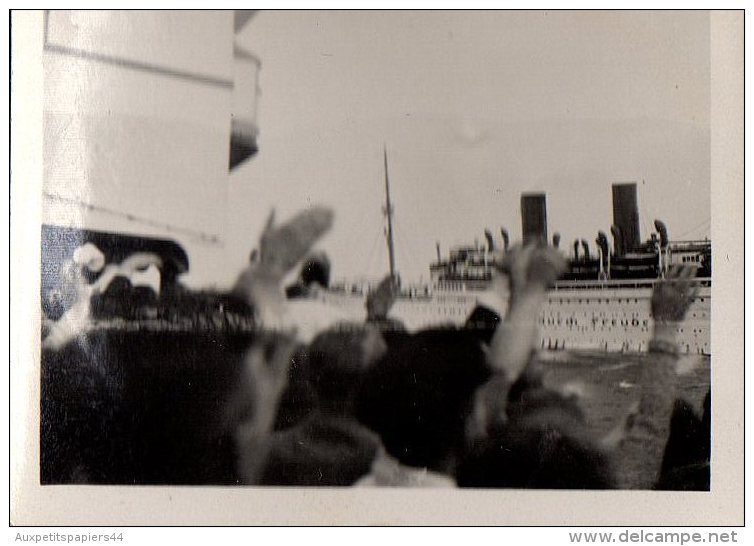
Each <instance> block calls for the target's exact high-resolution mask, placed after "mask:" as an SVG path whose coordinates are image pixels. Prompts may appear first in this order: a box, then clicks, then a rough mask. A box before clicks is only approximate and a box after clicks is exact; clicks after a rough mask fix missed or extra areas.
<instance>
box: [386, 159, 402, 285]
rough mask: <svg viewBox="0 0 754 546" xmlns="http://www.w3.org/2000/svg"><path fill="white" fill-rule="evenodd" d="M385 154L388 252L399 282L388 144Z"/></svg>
mask: <svg viewBox="0 0 754 546" xmlns="http://www.w3.org/2000/svg"><path fill="white" fill-rule="evenodd" d="M382 151H383V156H384V159H385V207H384V209H383V213H384V214H385V216H386V217H387V233H386V237H387V252H388V258H389V259H390V278H391V279H393V281H394V282H397V280H398V279H397V273H396V271H395V244H394V242H393V204H392V203H391V202H390V178H389V176H388V169H387V146H383V149H382Z"/></svg>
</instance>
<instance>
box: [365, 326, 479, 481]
mask: <svg viewBox="0 0 754 546" xmlns="http://www.w3.org/2000/svg"><path fill="white" fill-rule="evenodd" d="M489 376H490V370H489V368H488V367H487V364H486V360H485V357H484V352H483V350H482V348H481V345H480V343H479V341H478V339H476V338H475V336H474V335H473V334H470V333H468V332H465V331H461V330H433V331H425V332H421V333H418V334H415V335H413V336H410V337H408V338H404V339H403V340H401V342H399V343H395V344H394V345H393V346H392V347H391V348H390V349H389V351H388V353H387V354H386V355H385V356H384V357H383V358H382V359H381V360H380V361H379V362H378V363H377V364H375V366H373V367H372V368H371V369H370V371H369V372H368V373H367V375H366V377H365V378H364V381H363V383H362V388H361V393H360V396H359V400H358V403H357V417H358V418H359V420H360V421H361V422H362V423H363V424H364V425H366V426H368V427H369V428H371V429H372V430H374V431H375V432H377V433H378V434H379V435H380V437H381V438H382V442H383V444H384V446H385V449H386V450H387V452H388V453H389V454H390V455H392V456H393V457H395V458H397V459H398V460H399V461H401V462H402V463H403V464H406V465H409V466H416V467H428V468H432V469H434V470H439V471H446V472H447V471H452V466H453V465H454V464H455V460H456V458H457V455H458V453H459V451H460V450H461V449H462V448H463V447H464V445H465V436H466V421H467V417H468V416H469V415H470V414H471V408H472V400H473V397H474V392H475V391H476V389H477V388H478V387H479V386H480V385H482V384H483V383H484V382H485V381H486V380H487V379H488V377H489Z"/></svg>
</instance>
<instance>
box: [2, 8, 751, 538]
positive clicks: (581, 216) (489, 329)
mask: <svg viewBox="0 0 754 546" xmlns="http://www.w3.org/2000/svg"><path fill="white" fill-rule="evenodd" d="M15 15H17V16H19V17H20V15H19V14H18V13H16V14H15ZM21 15H24V16H27V17H28V16H29V15H30V14H29V13H23V14H21ZM32 15H34V16H35V17H36V18H37V20H38V22H39V23H40V25H41V28H40V33H39V36H38V39H36V40H31V42H30V43H31V44H32V45H34V46H35V47H38V48H39V52H38V55H37V58H38V59H39V61H40V65H39V67H38V72H39V74H40V75H41V89H40V97H41V106H42V108H41V111H39V112H38V115H39V116H40V120H41V128H42V135H41V137H42V138H41V140H40V141H39V147H40V150H41V158H40V161H41V162H40V164H39V166H38V171H39V174H40V176H41V181H40V183H39V185H38V186H36V190H35V191H37V192H38V193H39V195H38V196H36V198H37V199H38V200H39V202H38V208H37V212H38V219H39V222H38V223H33V226H34V229H35V230H36V237H38V239H37V240H38V243H39V244H38V246H36V244H35V245H30V246H31V250H29V249H28V248H27V249H26V251H27V252H31V253H32V254H33V255H34V260H36V263H37V264H38V265H37V267H38V272H39V277H38V284H36V281H35V283H34V284H30V285H28V286H33V287H35V288H34V294H33V298H34V299H33V300H31V301H33V302H35V303H34V309H33V313H32V314H33V316H34V317H35V319H34V321H33V328H31V327H30V328H31V330H33V331H35V332H36V341H35V343H36V344H37V345H38V347H37V350H36V351H35V352H33V354H34V355H36V356H34V362H32V364H33V365H34V366H36V368H35V369H32V370H31V371H29V372H28V373H27V375H26V376H25V377H26V378H27V382H26V384H27V386H29V385H30V387H28V388H32V389H34V390H33V392H34V393H35V394H34V395H33V396H31V402H30V404H31V406H30V407H31V413H32V415H31V419H32V421H34V420H36V422H37V423H38V426H34V427H31V428H29V429H28V431H29V432H27V433H26V434H25V435H24V441H25V443H24V444H23V445H26V446H27V447H28V448H29V449H31V451H30V453H31V454H32V455H31V456H29V457H28V460H27V461H26V463H25V464H23V465H21V466H19V467H18V468H21V467H23V468H24V470H25V472H26V473H30V474H31V476H32V477H31V478H30V480H31V482H33V484H34V486H35V487H37V488H39V491H41V493H39V495H41V496H45V495H47V494H48V493H49V494H50V495H57V494H60V493H61V492H65V491H66V490H68V489H71V488H72V489H73V490H77V491H78V489H76V488H78V487H80V486H92V487H93V488H92V489H86V491H89V490H91V491H93V494H97V492H99V491H116V492H118V491H121V492H123V494H124V495H132V494H135V495H137V497H134V498H138V491H142V490H143V491H145V495H146V494H151V493H148V492H154V491H161V490H163V488H172V487H174V486H185V487H182V488H181V491H182V492H186V491H188V492H191V491H209V494H212V495H219V494H220V493H222V492H223V491H227V492H229V494H235V493H237V492H241V493H243V494H247V493H248V494H252V493H253V494H259V495H264V494H265V492H267V491H273V492H276V494H282V495H286V494H287V492H291V491H292V492H296V494H298V493H300V492H302V491H303V492H309V494H311V495H317V494H319V493H318V492H319V491H329V492H330V493H333V494H337V495H341V494H343V495H346V497H343V498H345V499H347V498H348V495H353V496H354V498H362V497H361V496H362V495H371V494H372V493H375V492H384V491H390V492H407V493H409V492H411V491H412V490H413V491H415V490H419V489H426V488H432V489H433V490H434V491H436V492H437V494H438V495H444V497H443V498H454V495H456V496H458V498H460V496H461V495H464V494H466V493H464V491H462V490H465V491H466V492H472V491H473V492H475V493H477V494H480V495H481V494H483V492H489V493H488V494H494V495H499V496H496V497H494V498H495V499H506V498H509V497H506V496H505V495H513V494H517V493H519V492H521V491H522V490H523V491H536V492H538V493H541V494H542V495H544V497H542V498H544V499H547V498H548V495H553V496H554V495H558V496H557V498H558V499H559V504H561V508H562V504H563V503H565V504H568V503H569V502H570V501H569V499H573V500H574V502H576V501H579V502H580V501H581V500H583V499H584V496H585V495H593V496H592V497H590V498H591V499H592V502H593V503H596V504H597V505H598V504H599V503H600V502H601V501H600V500H599V499H600V498H606V497H599V495H606V494H607V493H605V491H615V490H618V491H631V492H642V493H643V494H645V495H646V496H647V497H648V498H649V499H650V500H649V503H650V505H651V504H652V503H655V505H656V504H657V503H660V502H661V499H663V498H667V497H663V495H667V494H668V493H669V492H673V493H674V494H675V495H676V496H674V497H672V498H675V499H680V501H679V502H685V499H687V498H688V499H690V501H692V502H695V503H697V504H695V505H694V506H697V507H700V506H701V507H703V506H705V504H704V503H705V502H709V499H710V498H711V495H712V494H714V493H716V492H717V493H719V492H720V491H721V486H722V485H723V484H728V483H730V479H731V478H725V477H720V478H719V479H718V478H717V476H718V475H719V474H720V473H722V472H725V473H728V474H729V473H732V474H733V481H734V482H737V481H740V480H741V479H742V471H743V469H742V467H741V468H739V467H738V466H734V465H726V466H725V467H724V468H722V467H720V468H718V467H716V464H717V462H718V461H719V460H730V458H729V457H730V456H731V454H730V453H728V452H726V453H722V451H720V450H718V448H715V445H716V442H715V439H716V438H719V439H720V438H730V437H731V436H735V437H736V438H737V440H736V441H737V442H738V443H737V444H727V445H740V447H741V448H743V439H742V434H743V432H742V429H741V427H740V426H738V424H739V423H740V422H742V419H743V408H742V406H741V407H739V404H738V403H737V402H736V401H740V405H742V404H743V398H742V396H743V395H742V392H741V393H736V394H735V395H734V396H730V395H729V394H728V392H727V390H725V389H727V388H728V387H730V386H731V385H733V386H734V385H736V384H741V385H742V381H741V379H742V373H743V360H742V355H741V360H740V362H737V361H734V362H728V361H725V362H722V361H719V360H718V359H719V358H720V356H719V353H718V350H719V349H720V348H721V347H722V346H723V345H725V344H726V338H718V337H715V336H714V335H713V332H714V331H715V328H713V326H717V323H718V321H721V322H720V324H725V323H726V322H729V323H730V324H729V327H730V328H731V330H730V333H731V334H732V333H733V332H734V331H741V332H743V330H742V323H743V314H742V313H741V315H740V316H739V315H738V314H736V309H735V308H734V307H729V309H730V310H731V314H730V316H727V317H726V316H725V315H724V314H723V315H722V316H721V315H720V314H719V313H718V314H715V313H716V312H715V313H713V308H714V305H715V302H714V300H715V298H716V297H723V298H724V299H725V298H727V299H725V301H728V300H729V299H730V298H731V290H741V291H742V289H743V280H742V279H743V277H740V279H741V280H740V286H739V284H737V282H736V281H734V282H731V281H730V280H728V281H725V280H723V281H720V274H719V273H718V269H717V267H718V265H719V264H720V263H721V261H720V260H719V259H718V258H717V256H719V255H718V254H717V253H718V252H719V248H726V252H727V249H728V248H730V247H728V246H724V245H727V244H729V243H730V241H728V240H723V239H724V237H722V236H721V237H720V240H718V238H717V236H718V234H719V233H721V231H719V230H718V229H717V227H716V226H717V225H718V224H726V223H727V228H726V229H727V231H723V232H722V233H725V234H726V237H725V239H727V238H728V237H727V234H729V233H731V232H732V233H734V234H736V233H737V234H738V236H739V237H740V236H742V234H743V223H742V222H743V213H742V211H734V212H731V213H730V214H729V215H727V216H726V215H722V216H716V215H715V214H713V212H714V211H716V210H719V207H718V208H715V205H714V203H713V198H712V195H713V194H714V193H716V192H720V191H723V192H724V191H725V189H724V188H726V187H728V188H729V191H730V192H731V193H730V196H732V198H731V197H728V201H727V202H730V201H731V200H732V201H733V203H734V204H735V203H738V202H739V201H740V204H741V207H742V206H743V201H742V199H740V197H742V193H741V194H740V197H736V195H737V194H735V193H733V192H736V191H739V190H740V191H741V192H742V190H743V182H742V181H737V179H735V176H736V174H735V172H738V171H736V169H738V168H739V165H734V166H733V169H732V170H730V169H729V170H728V171H727V172H728V173H734V174H728V175H727V176H728V177H729V179H726V178H725V177H726V174H722V175H721V174H720V169H719V165H717V164H716V161H717V160H716V159H715V158H716V157H718V156H717V155H715V154H714V153H713V147H714V146H717V144H716V143H715V142H716V141H715V139H716V137H715V133H714V131H713V128H714V127H715V126H716V125H715V123H716V121H715V117H714V116H715V112H716V109H715V105H714V103H715V97H716V96H717V95H716V94H715V91H714V89H715V88H714V85H713V79H714V78H713V74H714V72H715V70H716V64H715V63H716V61H715V59H717V58H718V57H716V53H715V51H716V50H715V49H714V47H712V45H711V44H712V43H713V40H714V37H713V33H714V32H715V31H714V30H713V29H714V25H712V23H711V21H712V20H713V19H714V17H715V13H714V12H709V11H703V10H689V11H678V10H675V11H654V10H650V11H634V10H617V11H591V10H579V11H567V10H554V11H543V10H523V11H508V10H499V11H495V10H493V11H490V10H481V11H465V10H416V11H412V10H407V11H401V10H368V11H361V10H321V11H316V10H312V11H310V10H285V11H280V10H218V11H211V10H209V11H191V10H188V11H183V10H156V11H151V10H150V11H139V10H130V11H116V10H103V11H97V10H80V11H76V10H45V11H40V12H35V13H34V14H32ZM723 15H727V17H728V19H726V20H728V21H730V20H732V21H733V26H734V27H735V23H736V22H739V23H741V25H742V21H743V14H742V13H740V12H733V13H726V14H723ZM742 36H743V35H742V34H741V40H742ZM727 47H729V48H733V49H734V50H735V48H736V47H741V44H739V43H738V42H735V41H733V42H732V44H728V46H727ZM736 68H737V69H742V67H736ZM734 83H735V82H734ZM739 106H740V105H736V107H737V108H738V107H739ZM734 134H735V133H734ZM735 135H736V136H738V137H741V136H742V135H738V134H735ZM738 146H739V147H740V144H739V145H738ZM718 163H719V161H718ZM716 165H717V168H716ZM21 183H22V181H21V180H18V179H13V180H12V185H17V184H21ZM726 184H730V185H729V186H726ZM721 188H723V190H721ZM11 195H13V192H11ZM12 207H13V205H12ZM13 210H18V209H13V208H12V211H13ZM35 222H36V220H35ZM739 222H740V223H739ZM718 244H720V245H723V246H721V247H719V248H717V247H718ZM736 248H738V247H736ZM741 252H742V247H741ZM740 258H741V259H742V256H741V257H740ZM721 267H723V268H726V267H727V269H725V271H727V273H725V275H728V277H726V278H727V279H730V271H731V268H732V267H733V268H736V267H740V268H741V271H738V270H736V269H733V271H734V272H737V273H738V274H741V275H742V267H743V266H742V261H739V257H736V258H735V261H734V262H733V264H732V265H731V263H730V260H728V263H727V264H723V265H722V266H721ZM32 273H33V272H32ZM32 276H33V275H32ZM22 282H26V281H22ZM721 285H722V287H721ZM721 291H722V292H721ZM721 293H722V294H723V295H722V296H718V294H721ZM741 293H742V292H739V298H740V294H741ZM734 299H735V298H734ZM738 305H740V306H742V303H741V302H740V301H739V304H738ZM714 309H719V308H714ZM741 309H742V307H741ZM713 314H714V316H715V319H714V321H713V319H712V317H713ZM725 327H727V326H723V328H725ZM741 336H742V334H741ZM721 339H722V343H721V342H720V340H721ZM742 339H743V338H742V337H741V339H739V340H736V339H734V340H733V341H732V342H731V343H733V344H735V349H736V350H738V351H742V350H743V344H742V341H741V340H742ZM722 348H723V349H725V350H727V349H730V347H722ZM27 352H28V349H27ZM723 354H725V355H726V356H727V355H729V354H730V353H729V352H725V353H723ZM718 365H720V366H718ZM722 367H724V369H720V368H722ZM22 384H23V383H22ZM18 385H19V383H18V382H16V383H13V382H12V386H18ZM12 388H13V387H12ZM16 392H17V391H16ZM37 394H38V396H37ZM718 396H719V397H720V399H721V400H722V399H723V398H725V400H726V401H725V402H721V401H720V400H718V399H717V398H716V397H718ZM11 402H12V403H13V398H12V399H11ZM721 404H725V405H721ZM731 406H733V410H732V411H733V413H729V414H727V415H726V417H724V418H721V416H720V415H714V413H715V411H723V410H722V409H721V408H726V410H725V411H731V410H730V408H731ZM12 426H14V425H13V424H12ZM736 435H738V436H736ZM733 455H734V456H742V454H741V453H738V454H736V453H734V454H733ZM726 457H728V458H727V459H726ZM721 458H722V459H721ZM12 468H13V466H12ZM726 475H727V474H726ZM726 480H728V481H726ZM145 486H149V487H146V489H145ZM333 488H335V491H334V490H333ZM166 490H171V491H172V489H166ZM728 491H729V492H730V493H731V494H732V493H734V492H735V491H734V490H728ZM343 492H348V493H343ZM493 492H494V493H493ZM260 498H263V497H260ZM464 498H465V497H464ZM485 498H487V499H491V498H493V497H485ZM643 498H646V497H643ZM705 499H707V500H705ZM137 502H138V501H137ZM343 502H347V500H344V501H343ZM490 502H491V501H490ZM495 502H498V501H495ZM502 502H508V501H502ZM606 502H607V501H606ZM27 504H28V503H27ZM234 504H235V503H234ZM607 505H608V506H612V505H613V503H611V502H607ZM408 506H409V504H406V505H405V508H404V510H409V511H410V508H408ZM613 507H614V506H613ZM58 508H59V509H60V507H58ZM635 509H636V510H640V507H639V505H638V504H637V505H636V507H635ZM302 510H303V509H302ZM24 513H26V514H28V513H30V512H29V511H28V509H27V512H24ZM155 517H157V516H155ZM248 517H249V518H250V519H249V520H248V521H246V522H247V523H248V522H253V521H256V520H254V516H253V514H249V516H248ZM349 517H350V518H353V519H352V520H349V519H348V518H344V519H343V520H340V519H339V518H337V517H333V518H331V519H328V522H330V521H331V522H332V523H348V522H349V521H359V522H363V523H372V524H375V523H378V524H384V523H387V524H391V523H398V521H396V520H394V519H391V518H390V517H388V518H387V519H379V518H377V517H376V516H375V517H374V518H372V519H370V517H371V516H370V515H369V514H361V515H359V516H358V517H355V518H354V516H353V515H352V516H349ZM465 517H472V521H469V523H472V524H478V523H480V521H473V515H471V514H468V515H467V516H465ZM506 517H507V518H508V519H507V520H506V521H511V518H514V521H515V514H508V515H507V516H506ZM536 517H537V516H536V515H532V514H529V516H528V519H527V521H529V522H535V523H534V524H536V521H537V520H536ZM571 517H575V516H571ZM589 517H594V518H595V519H593V520H590V519H589ZM657 517H661V516H660V515H658V514H657V513H655V514H649V513H647V514H644V515H643V516H641V517H638V518H637V521H640V522H655V523H656V524H663V523H666V522H664V521H662V520H659V521H658V520H656V519H652V518H657ZM668 517H669V519H668V521H667V523H672V522H673V521H675V520H673V519H672V518H670V516H668ZM82 518H84V516H82V515H79V516H78V517H77V519H76V520H75V521H78V522H81V523H84V524H87V521H86V519H82ZM406 518H408V519H406ZM410 518H411V515H410V513H407V514H406V515H405V516H404V519H402V520H400V523H403V524H407V523H408V524H410V523H411V522H412V520H411V519H410ZM417 518H418V516H417ZM532 518H533V519H532ZM296 519H297V516H292V515H291V514H290V513H286V514H279V518H278V519H277V520H276V519H275V518H274V517H272V516H267V519H265V520H264V521H266V522H268V523H273V522H274V523H286V522H289V521H295V520H296ZM31 520H33V521H36V522H39V523H44V522H45V519H44V517H43V516H38V517H36V518H31ZM545 520H546V521H548V522H549V523H552V522H553V520H552V519H548V518H546V517H544V516H543V520H542V521H545ZM55 521H65V520H64V519H60V517H58V519H56V520H55ZM113 521H117V519H114V520H113ZM151 521H152V522H159V521H160V520H159V518H158V519H154V520H151ZM203 521H204V522H205V523H211V520H209V521H208V520H207V519H206V518H205V519H204V520H203ZM218 521H219V520H218ZM223 521H225V520H223ZM421 521H426V520H421ZM448 521H449V522H453V523H457V522H456V521H455V520H454V519H453V518H451V519H449V520H448ZM490 521H491V520H489V519H485V520H484V521H483V522H490ZM576 521H585V522H586V523H589V522H590V521H594V522H597V523H601V524H609V523H610V520H606V519H605V518H602V519H601V518H599V517H598V516H596V515H595V514H594V513H592V515H591V516H588V517H587V518H586V519H582V520H578V519H571V520H569V519H564V520H563V523H567V524H573V522H576ZM683 521H684V522H685V521H688V520H683ZM692 521H693V520H692ZM417 522H420V521H419V519H418V520H417ZM620 522H621V520H618V521H614V522H613V523H620ZM699 522H700V523H701V524H704V523H705V521H704V518H703V517H702V519H701V520H699ZM90 523H91V524H97V523H99V520H96V519H95V520H93V521H91V522H90ZM134 523H136V524H142V523H145V522H144V521H135V522H134ZM185 523H187V524H191V523H190V522H185Z"/></svg>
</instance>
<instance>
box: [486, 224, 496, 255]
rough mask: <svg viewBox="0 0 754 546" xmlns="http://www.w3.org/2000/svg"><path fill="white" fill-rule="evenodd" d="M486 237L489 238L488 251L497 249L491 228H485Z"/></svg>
mask: <svg viewBox="0 0 754 546" xmlns="http://www.w3.org/2000/svg"><path fill="white" fill-rule="evenodd" d="M484 237H485V238H486V239H487V252H493V251H494V250H495V241H494V240H493V239H492V232H491V231H490V230H489V229H485V230H484Z"/></svg>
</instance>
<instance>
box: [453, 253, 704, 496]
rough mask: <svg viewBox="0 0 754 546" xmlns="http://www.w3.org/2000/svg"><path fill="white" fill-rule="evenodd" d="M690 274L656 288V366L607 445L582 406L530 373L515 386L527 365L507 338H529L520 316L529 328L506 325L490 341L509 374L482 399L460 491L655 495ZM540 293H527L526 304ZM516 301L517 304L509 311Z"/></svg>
mask: <svg viewBox="0 0 754 546" xmlns="http://www.w3.org/2000/svg"><path fill="white" fill-rule="evenodd" d="M521 263H522V262H519V264H518V265H520V264H521ZM510 270H511V285H512V286H511V290H512V292H513V291H514V290H515V288H514V287H515V284H516V279H517V278H518V279H520V278H521V276H520V275H517V274H516V270H517V266H516V264H514V265H513V266H512V267H511V268H510ZM539 270H540V271H542V270H544V269H542V268H539ZM691 274H692V270H691V269H690V268H678V269H674V270H672V271H671V272H670V273H669V275H668V278H667V279H666V280H665V281H663V282H661V283H658V284H657V285H656V288H655V291H654V293H653V297H652V312H653V315H654V317H655V320H656V326H655V331H654V336H653V340H652V343H651V344H650V354H651V355H652V358H651V359H650V361H649V362H647V363H646V364H645V365H644V367H643V368H642V378H641V382H640V387H641V397H640V400H639V403H638V405H637V406H636V408H635V409H634V410H633V411H632V412H631V413H630V414H629V415H627V416H626V422H625V423H624V424H622V425H620V426H619V427H618V428H617V429H616V431H614V433H613V434H612V435H611V437H610V438H604V439H598V438H594V437H591V436H590V435H589V434H588V433H587V432H586V431H587V428H586V423H585V422H584V416H583V413H582V412H581V410H580V408H579V407H578V404H577V400H575V399H573V398H571V397H568V396H564V395H563V394H561V393H558V392H555V391H552V390H551V389H547V388H545V387H544V386H543V382H542V380H541V378H540V377H538V376H537V373H536V370H533V369H532V368H531V367H530V366H529V368H528V369H526V371H525V372H524V373H523V374H522V375H520V377H519V378H518V380H517V381H516V382H515V383H512V381H511V380H515V379H516V375H515V370H517V369H518V367H519V366H520V365H521V362H522V360H520V359H519V358H511V356H512V354H514V353H510V352H509V351H506V350H504V347H505V345H506V343H503V342H504V341H506V340H505V339H504V338H503V336H504V335H506V334H505V332H506V330H505V328H506V327H508V328H514V327H515V329H516V330H517V331H519V332H523V331H525V325H526V324H527V322H526V316H527V315H526V314H523V315H520V316H521V317H522V318H523V319H524V322H521V321H517V322H510V321H509V320H506V322H505V323H503V325H501V328H502V329H501V330H500V331H498V332H496V333H495V337H494V338H493V341H492V348H497V350H496V351H494V352H493V358H495V359H496V361H497V362H500V363H502V366H501V367H500V369H502V370H505V372H504V373H503V374H502V375H500V376H498V377H497V378H495V379H494V380H493V381H490V382H489V383H488V384H487V385H485V387H484V388H482V389H480V391H479V393H478V397H477V406H476V414H477V417H478V419H477V421H476V429H475V430H476V434H474V435H473V436H476V438H477V440H476V442H475V445H474V446H473V448H472V449H471V451H470V453H469V456H468V457H467V458H466V460H465V461H464V463H463V465H462V466H461V468H460V469H459V473H458V483H459V485H462V486H468V487H518V488H548V489H559V488H568V489H579V488H586V489H603V488H615V487H618V488H640V489H649V488H652V487H653V486H654V485H655V483H656V481H657V479H658V476H659V471H660V467H661V464H662V461H663V453H664V452H665V451H666V449H665V448H666V444H667V443H668V433H669V429H670V426H671V414H672V411H673V403H674V393H675V376H676V370H675V366H676V360H677V346H676V343H675V334H674V332H675V322H676V321H680V320H682V319H683V316H684V315H685V313H686V310H687V309H688V306H689V304H690V302H691V299H692V298H693V288H692V285H691V282H690V278H691ZM540 286H541V284H540ZM535 293H536V290H535V291H534V292H530V295H529V296H528V297H533V294H535ZM517 299H518V298H517V297H512V303H511V310H513V309H514V307H515V305H516V303H515V302H516V300H517ZM525 299H526V298H524V301H525ZM519 301H521V300H519ZM524 309H526V307H524ZM510 314H511V313H510V312H509V317H510ZM528 318H529V319H531V318H532V316H531V315H528ZM528 324H529V325H531V322H528ZM510 331H513V330H510ZM495 355H497V356H496V357H495ZM507 370H512V371H513V373H509V372H507ZM506 395H507V396H506ZM503 401H505V402H503Z"/></svg>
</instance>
